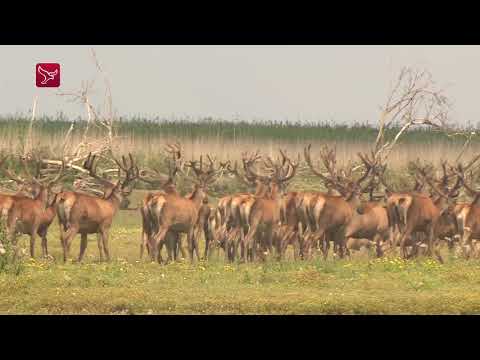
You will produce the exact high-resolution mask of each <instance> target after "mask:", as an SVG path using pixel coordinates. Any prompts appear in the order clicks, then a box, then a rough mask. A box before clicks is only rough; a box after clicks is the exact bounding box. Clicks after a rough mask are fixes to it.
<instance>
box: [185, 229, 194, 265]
mask: <svg viewBox="0 0 480 360" xmlns="http://www.w3.org/2000/svg"><path fill="white" fill-rule="evenodd" d="M194 237H195V232H194V229H193V228H192V229H190V230H189V231H188V233H187V244H188V255H189V256H190V262H191V263H193V260H194V258H193V252H194V241H195V239H194Z"/></svg>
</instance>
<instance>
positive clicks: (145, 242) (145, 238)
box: [140, 230, 149, 260]
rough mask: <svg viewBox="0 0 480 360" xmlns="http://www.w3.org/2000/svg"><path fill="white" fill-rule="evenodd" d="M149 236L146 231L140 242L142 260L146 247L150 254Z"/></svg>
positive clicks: (143, 232)
mask: <svg viewBox="0 0 480 360" xmlns="http://www.w3.org/2000/svg"><path fill="white" fill-rule="evenodd" d="M148 238H149V235H148V234H147V232H146V231H145V230H143V231H142V238H141V240H140V260H142V259H143V253H144V251H145V247H147V252H148V242H149V240H148Z"/></svg>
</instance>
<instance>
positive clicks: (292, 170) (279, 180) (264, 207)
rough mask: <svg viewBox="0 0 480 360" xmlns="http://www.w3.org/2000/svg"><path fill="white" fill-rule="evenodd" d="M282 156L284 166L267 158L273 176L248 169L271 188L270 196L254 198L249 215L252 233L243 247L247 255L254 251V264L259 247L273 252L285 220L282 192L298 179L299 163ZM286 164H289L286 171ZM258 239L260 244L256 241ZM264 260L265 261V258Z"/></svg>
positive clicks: (263, 250)
mask: <svg viewBox="0 0 480 360" xmlns="http://www.w3.org/2000/svg"><path fill="white" fill-rule="evenodd" d="M281 155H282V161H281V164H276V163H274V162H273V160H272V159H270V158H267V162H265V165H266V166H265V167H266V169H267V170H269V171H270V174H269V175H260V174H258V172H257V171H256V170H254V169H253V167H252V166H251V165H249V167H248V169H249V172H250V173H251V174H253V175H254V176H255V177H256V178H257V179H260V180H262V181H264V182H265V183H268V187H269V191H268V192H267V193H266V194H264V195H263V196H256V197H255V198H254V199H253V202H252V205H251V207H250V209H249V213H248V214H246V218H247V219H248V233H247V235H246V236H245V237H244V238H243V242H242V247H243V248H244V254H245V253H247V254H248V251H251V259H252V261H253V260H254V258H255V253H256V245H257V244H258V245H259V246H260V248H261V251H262V252H265V251H267V250H268V251H269V252H270V253H271V252H272V247H273V234H274V232H275V231H276V228H277V227H278V226H279V224H280V220H281V218H280V209H281V192H282V191H283V190H284V187H285V184H286V183H287V182H288V181H289V180H291V179H292V178H293V177H294V176H295V174H296V170H297V167H298V164H299V163H298V162H297V163H293V162H292V161H291V160H290V159H289V158H287V157H286V156H285V154H284V153H283V152H281ZM285 165H287V168H286V169H285ZM254 239H255V240H257V241H256V242H254ZM277 249H278V248H277ZM278 250H280V249H278ZM261 257H262V258H263V256H261Z"/></svg>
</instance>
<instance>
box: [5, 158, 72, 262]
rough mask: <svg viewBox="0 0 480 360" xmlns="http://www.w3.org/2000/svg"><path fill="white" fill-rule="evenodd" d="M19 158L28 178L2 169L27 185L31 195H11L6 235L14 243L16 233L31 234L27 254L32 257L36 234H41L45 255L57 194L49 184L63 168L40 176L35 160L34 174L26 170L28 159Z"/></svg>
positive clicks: (59, 177) (55, 179) (11, 177)
mask: <svg viewBox="0 0 480 360" xmlns="http://www.w3.org/2000/svg"><path fill="white" fill-rule="evenodd" d="M21 161H22V164H23V167H24V169H25V171H26V173H27V176H28V180H24V179H22V178H20V177H19V176H18V175H16V174H14V173H13V172H11V171H10V170H9V169H5V172H6V173H7V175H8V177H9V178H10V179H12V180H14V181H15V182H17V183H19V184H22V185H24V186H29V187H30V189H31V190H32V193H33V198H30V197H26V196H14V197H13V202H12V204H11V206H10V208H9V210H8V214H7V234H8V238H9V239H11V241H12V243H13V244H15V242H16V241H15V236H16V234H17V233H20V234H27V235H30V256H31V257H32V258H33V257H35V240H36V237H37V235H38V236H40V237H41V239H42V255H43V257H45V258H46V257H48V256H49V255H48V247H47V232H48V228H49V226H50V224H51V223H52V221H53V219H54V218H55V215H56V211H55V206H54V202H55V199H56V194H54V193H53V191H52V187H53V186H54V185H55V184H57V182H58V181H59V180H60V179H61V177H62V175H63V170H64V167H63V166H62V167H61V169H60V170H59V171H58V173H57V174H56V176H55V177H54V178H53V179H48V178H43V179H42V178H40V162H39V161H38V159H37V164H36V169H37V172H36V174H35V175H33V176H32V175H31V174H30V172H29V170H28V166H27V159H26V158H22V159H21ZM62 164H63V163H62ZM52 196H53V198H52ZM49 198H52V199H49Z"/></svg>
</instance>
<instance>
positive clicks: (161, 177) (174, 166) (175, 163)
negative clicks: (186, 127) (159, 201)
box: [139, 142, 185, 192]
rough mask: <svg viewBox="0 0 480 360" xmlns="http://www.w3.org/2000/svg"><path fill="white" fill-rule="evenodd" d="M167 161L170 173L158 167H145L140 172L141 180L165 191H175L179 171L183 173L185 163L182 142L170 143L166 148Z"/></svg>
mask: <svg viewBox="0 0 480 360" xmlns="http://www.w3.org/2000/svg"><path fill="white" fill-rule="evenodd" d="M164 152H165V163H166V166H167V169H168V175H165V174H163V173H162V172H160V171H159V170H158V169H143V170H141V171H140V172H139V180H141V181H143V182H145V183H147V184H150V185H153V186H160V187H161V188H163V189H164V190H165V191H167V192H169V191H175V180H176V176H177V174H178V173H183V167H184V165H185V162H184V159H183V152H182V148H181V145H180V143H178V142H177V143H175V144H168V145H167V147H166V148H165V149H164Z"/></svg>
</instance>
